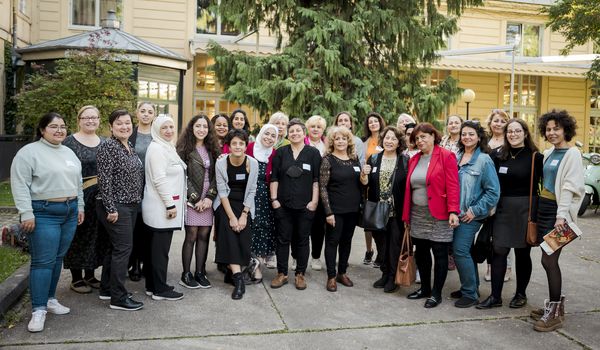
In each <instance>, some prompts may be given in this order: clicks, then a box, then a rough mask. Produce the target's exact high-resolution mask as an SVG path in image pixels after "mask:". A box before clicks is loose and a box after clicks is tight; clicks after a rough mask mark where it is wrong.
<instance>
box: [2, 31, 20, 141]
mask: <svg viewBox="0 0 600 350" xmlns="http://www.w3.org/2000/svg"><path fill="white" fill-rule="evenodd" d="M11 56H12V45H11V44H10V43H9V42H8V41H5V42H4V74H5V77H6V83H5V87H6V89H5V91H6V97H7V98H6V99H5V100H4V129H5V130H4V132H5V133H6V134H7V135H14V134H15V133H16V132H17V104H16V102H15V100H14V99H12V98H11V97H12V96H14V94H15V88H14V85H13V84H14V77H15V69H14V68H13V66H12V57H11Z"/></svg>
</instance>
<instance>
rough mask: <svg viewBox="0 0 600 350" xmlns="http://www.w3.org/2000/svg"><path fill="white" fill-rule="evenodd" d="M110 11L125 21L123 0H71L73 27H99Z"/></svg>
mask: <svg viewBox="0 0 600 350" xmlns="http://www.w3.org/2000/svg"><path fill="white" fill-rule="evenodd" d="M109 10H113V11H115V12H116V14H117V19H118V20H120V21H122V19H123V0H71V22H70V23H71V25H72V26H78V27H92V28H94V27H99V26H100V21H101V20H103V19H104V18H106V14H107V12H108V11H109Z"/></svg>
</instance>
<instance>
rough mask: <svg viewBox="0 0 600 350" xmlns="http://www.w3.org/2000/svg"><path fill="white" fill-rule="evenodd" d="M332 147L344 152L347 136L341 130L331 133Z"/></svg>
mask: <svg viewBox="0 0 600 350" xmlns="http://www.w3.org/2000/svg"><path fill="white" fill-rule="evenodd" d="M333 148H334V149H335V150H336V151H338V152H344V153H345V152H346V151H347V150H348V138H347V137H346V136H344V135H343V134H342V133H341V132H337V133H335V135H333Z"/></svg>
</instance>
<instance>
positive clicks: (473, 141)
mask: <svg viewBox="0 0 600 350" xmlns="http://www.w3.org/2000/svg"><path fill="white" fill-rule="evenodd" d="M459 148H460V151H459V154H458V166H459V167H458V178H459V181H460V215H459V218H460V225H459V226H458V227H456V228H455V229H454V241H453V243H452V247H453V250H454V259H455V262H456V267H457V270H458V275H459V276H460V284H461V288H460V291H456V292H454V293H452V294H451V296H452V297H455V298H458V300H457V301H456V302H455V303H454V305H455V306H456V307H460V308H466V307H471V306H474V305H477V303H478V302H479V292H478V287H479V276H478V274H477V264H476V263H475V262H474V261H473V258H472V257H471V246H472V245H473V239H474V238H475V234H476V233H477V231H479V229H480V228H481V224H482V220H483V219H485V218H486V217H488V216H489V215H490V214H491V212H492V210H493V209H494V208H495V207H496V204H497V203H498V200H499V199H500V182H499V181H498V175H497V174H496V169H495V167H494V162H493V161H492V159H491V158H490V156H489V155H488V154H487V152H488V151H489V147H488V145H487V136H486V134H485V130H484V129H483V128H482V127H481V125H480V124H479V123H478V122H473V121H466V122H464V123H463V124H462V126H461V129H460V145H459Z"/></svg>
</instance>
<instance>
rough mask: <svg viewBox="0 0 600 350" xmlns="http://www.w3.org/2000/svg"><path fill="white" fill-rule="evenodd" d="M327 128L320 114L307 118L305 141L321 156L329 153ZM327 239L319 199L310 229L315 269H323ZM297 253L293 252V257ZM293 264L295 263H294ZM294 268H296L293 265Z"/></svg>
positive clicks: (312, 265)
mask: <svg viewBox="0 0 600 350" xmlns="http://www.w3.org/2000/svg"><path fill="white" fill-rule="evenodd" d="M326 128H327V121H326V120H325V118H323V117H321V116H320V115H313V116H312V117H310V118H308V119H307V120H306V129H307V131H308V135H307V136H306V137H305V138H304V143H305V144H307V145H310V146H313V147H314V148H316V149H317V150H319V154H320V155H321V158H323V157H324V156H325V153H327V139H326V138H325V137H324V135H323V133H324V132H325V129H326ZM324 240H325V210H324V209H323V203H322V202H321V201H319V205H318V206H317V211H316V212H315V217H314V218H313V222H312V228H311V230H310V243H311V248H312V249H311V257H312V259H311V261H310V268H311V269H313V270H315V271H321V269H322V268H323V264H322V263H321V250H323V241H324ZM294 256H295V254H294V252H292V257H294ZM292 265H295V264H293V263H292ZM292 270H295V268H294V266H292Z"/></svg>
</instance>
